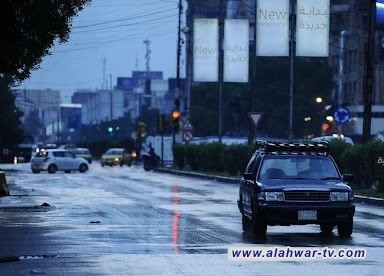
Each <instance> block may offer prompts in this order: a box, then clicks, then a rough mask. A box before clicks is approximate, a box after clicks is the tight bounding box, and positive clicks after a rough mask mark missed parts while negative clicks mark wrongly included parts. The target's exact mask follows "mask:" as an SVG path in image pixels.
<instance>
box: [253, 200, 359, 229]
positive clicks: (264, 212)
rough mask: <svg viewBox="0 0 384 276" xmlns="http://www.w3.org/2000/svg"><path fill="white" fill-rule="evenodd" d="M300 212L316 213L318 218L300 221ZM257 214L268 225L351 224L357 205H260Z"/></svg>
mask: <svg viewBox="0 0 384 276" xmlns="http://www.w3.org/2000/svg"><path fill="white" fill-rule="evenodd" d="M299 211H316V212H317V218H316V219H310V220H299V218H298V213H299ZM256 212H257V213H258V214H259V215H260V216H261V217H262V218H264V219H265V221H266V222H267V224H268V225H291V224H296V225H300V224H334V225H336V224H338V223H342V222H349V221H351V220H352V219H353V215H354V213H355V205H354V204H353V203H351V202H349V203H343V204H339V203H331V204H328V205H322V204H318V205H315V204H289V205H282V204H281V205H276V204H267V203H259V205H258V206H257V210H256Z"/></svg>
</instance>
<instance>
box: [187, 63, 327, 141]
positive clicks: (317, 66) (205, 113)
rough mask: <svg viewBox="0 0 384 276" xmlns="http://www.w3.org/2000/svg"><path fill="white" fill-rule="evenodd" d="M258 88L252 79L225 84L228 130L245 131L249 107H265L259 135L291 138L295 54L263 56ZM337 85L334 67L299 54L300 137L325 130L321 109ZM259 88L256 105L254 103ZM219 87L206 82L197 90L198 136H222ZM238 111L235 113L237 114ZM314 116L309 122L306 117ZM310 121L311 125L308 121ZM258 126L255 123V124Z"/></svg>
mask: <svg viewBox="0 0 384 276" xmlns="http://www.w3.org/2000/svg"><path fill="white" fill-rule="evenodd" d="M256 67H257V68H256V87H255V89H253V90H251V89H250V82H251V81H250V82H249V83H247V84H233V83H224V85H223V134H224V135H225V134H227V133H233V132H234V133H235V134H236V133H240V134H241V135H244V130H245V129H247V128H248V126H249V120H250V119H249V117H248V112H250V111H254V112H263V113H264V116H263V119H262V120H261V122H260V125H259V127H258V129H257V135H259V136H260V135H263V136H264V135H265V136H269V137H277V138H287V137H288V126H289V59H288V58H270V57H268V58H266V57H264V58H263V57H258V58H257V63H256ZM332 87H333V82H332V70H331V68H330V67H329V65H328V64H327V62H326V59H321V58H298V57H296V58H295V86H294V109H293V128H294V131H293V133H294V136H295V138H303V137H304V136H305V135H308V134H314V135H316V136H318V135H320V132H321V119H322V114H321V112H323V111H324V103H322V104H318V103H316V101H315V99H316V97H321V98H322V99H323V100H324V101H325V100H326V99H327V98H329V97H330V95H331V91H332ZM251 93H253V98H254V100H253V102H254V106H251V103H252V100H251ZM218 95H219V88H218V84H217V83H201V84H197V85H195V86H194V87H193V89H192V92H191V118H192V121H193V122H195V123H194V126H195V135H196V136H210V135H218V107H219V96H218ZM234 115H235V116H234ZM306 117H307V118H309V117H310V118H311V120H310V121H308V122H305V121H304V118H306ZM305 124H306V125H305ZM252 127H253V126H252Z"/></svg>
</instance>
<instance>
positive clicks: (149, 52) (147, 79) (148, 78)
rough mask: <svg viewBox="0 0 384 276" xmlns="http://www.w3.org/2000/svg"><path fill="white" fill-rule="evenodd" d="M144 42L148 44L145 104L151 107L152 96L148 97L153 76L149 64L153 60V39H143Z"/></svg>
mask: <svg viewBox="0 0 384 276" xmlns="http://www.w3.org/2000/svg"><path fill="white" fill-rule="evenodd" d="M143 42H144V44H145V45H146V52H145V86H144V105H145V106H147V107H149V106H150V98H149V99H148V97H150V93H151V91H150V82H151V78H150V75H149V74H150V72H151V71H150V67H149V64H150V60H151V49H150V45H151V41H150V40H148V39H146V40H144V41H143Z"/></svg>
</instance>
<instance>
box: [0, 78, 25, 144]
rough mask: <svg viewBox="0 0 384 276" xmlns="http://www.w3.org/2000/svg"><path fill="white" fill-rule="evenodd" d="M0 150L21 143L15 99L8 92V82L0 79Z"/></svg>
mask: <svg viewBox="0 0 384 276" xmlns="http://www.w3.org/2000/svg"><path fill="white" fill-rule="evenodd" d="M0 115H1V116H0V150H1V149H4V148H8V149H12V148H13V147H14V146H16V145H18V144H20V143H21V142H22V141H23V135H24V132H23V129H22V127H21V122H20V118H21V116H22V112H20V111H19V110H18V109H17V108H16V106H15V98H14V96H13V94H12V93H11V92H10V91H9V86H8V82H7V80H6V79H5V78H2V77H0Z"/></svg>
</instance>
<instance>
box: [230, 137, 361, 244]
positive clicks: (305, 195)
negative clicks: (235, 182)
mask: <svg viewBox="0 0 384 276" xmlns="http://www.w3.org/2000/svg"><path fill="white" fill-rule="evenodd" d="M352 179H353V177H352V175H350V174H345V175H341V174H340V171H339V169H338V168H337V165H336V163H335V161H334V160H333V158H332V157H331V156H330V155H329V153H328V143H326V142H311V143H283V142H260V143H258V145H257V149H256V151H255V153H254V154H253V155H252V157H251V159H250V160H249V163H248V165H247V167H246V170H245V173H244V174H243V177H242V178H241V181H240V190H239V199H238V201H237V202H238V207H239V210H240V213H241V215H242V227H243V230H244V231H247V230H248V229H251V230H252V231H253V233H254V234H255V235H258V236H265V235H266V232H267V226H274V225H284V226H289V225H303V224H318V225H320V230H321V232H322V233H323V234H326V235H329V234H331V233H332V231H333V229H334V227H335V226H337V231H338V234H339V236H342V237H348V236H350V235H351V234H352V230H353V216H354V213H355V205H354V202H353V193H352V189H351V188H350V187H349V186H348V185H347V184H346V182H347V181H351V180H352Z"/></svg>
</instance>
